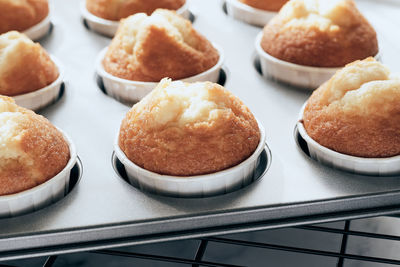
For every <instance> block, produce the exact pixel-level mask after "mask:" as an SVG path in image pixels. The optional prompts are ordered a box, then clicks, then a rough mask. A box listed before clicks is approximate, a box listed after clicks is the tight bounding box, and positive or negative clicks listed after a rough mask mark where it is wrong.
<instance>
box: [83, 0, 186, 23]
mask: <svg viewBox="0 0 400 267" xmlns="http://www.w3.org/2000/svg"><path fill="white" fill-rule="evenodd" d="M185 2H186V0H122V1H121V0H86V8H87V10H88V11H89V12H90V13H92V14H93V15H95V16H98V17H101V18H103V19H108V20H120V19H123V18H126V17H128V16H130V15H133V14H136V13H146V14H147V15H150V14H151V13H153V11H154V10H156V9H157V8H165V9H170V10H177V9H179V8H181V7H182V6H183V5H184V4H185Z"/></svg>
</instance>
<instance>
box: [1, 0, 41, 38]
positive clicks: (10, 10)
mask: <svg viewBox="0 0 400 267" xmlns="http://www.w3.org/2000/svg"><path fill="white" fill-rule="evenodd" d="M48 14H49V4H48V1H47V0H0V34H1V33H5V32H8V31H12V30H15V31H24V30H27V29H28V28H30V27H32V26H34V25H36V24H38V23H39V22H41V21H42V20H43V19H44V18H45V17H46V16H47V15H48Z"/></svg>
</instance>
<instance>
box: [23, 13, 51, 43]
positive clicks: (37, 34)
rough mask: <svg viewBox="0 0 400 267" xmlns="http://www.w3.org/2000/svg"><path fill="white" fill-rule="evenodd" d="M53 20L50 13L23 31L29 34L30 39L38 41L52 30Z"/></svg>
mask: <svg viewBox="0 0 400 267" xmlns="http://www.w3.org/2000/svg"><path fill="white" fill-rule="evenodd" d="M50 27H51V21H50V13H49V14H48V15H47V17H45V18H44V19H43V20H42V21H41V22H39V23H38V24H36V25H34V26H32V27H31V28H29V29H27V30H25V31H24V32H23V33H24V34H25V35H26V36H28V38H29V39H31V40H33V41H36V40H39V39H40V38H42V37H44V36H45V35H46V34H47V33H48V32H49V30H50Z"/></svg>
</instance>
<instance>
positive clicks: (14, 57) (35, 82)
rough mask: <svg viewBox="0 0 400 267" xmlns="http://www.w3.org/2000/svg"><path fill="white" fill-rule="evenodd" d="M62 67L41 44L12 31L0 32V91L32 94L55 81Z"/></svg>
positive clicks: (5, 93)
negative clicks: (59, 67) (59, 66)
mask: <svg viewBox="0 0 400 267" xmlns="http://www.w3.org/2000/svg"><path fill="white" fill-rule="evenodd" d="M58 75H59V72H58V68H57V66H56V65H55V64H54V62H53V61H52V60H51V58H50V56H49V55H48V54H47V52H46V51H45V50H44V49H43V48H42V47H41V46H40V44H39V43H34V42H32V41H31V40H30V39H29V38H28V37H26V36H25V35H24V34H21V33H19V32H16V31H11V32H7V33H4V34H2V35H0V94H2V95H7V96H15V95H20V94H25V93H29V92H32V91H35V90H38V89H41V88H43V87H46V86H47V85H49V84H51V83H52V82H54V81H55V80H56V79H57V77H58Z"/></svg>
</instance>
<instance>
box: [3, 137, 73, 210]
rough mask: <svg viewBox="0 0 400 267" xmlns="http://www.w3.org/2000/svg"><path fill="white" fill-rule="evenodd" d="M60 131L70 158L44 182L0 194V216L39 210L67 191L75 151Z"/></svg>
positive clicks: (60, 197)
mask: <svg viewBox="0 0 400 267" xmlns="http://www.w3.org/2000/svg"><path fill="white" fill-rule="evenodd" d="M58 130H59V129H58ZM59 131H61V130H59ZM61 133H62V134H63V136H64V138H65V140H66V141H67V142H68V145H69V151H70V160H69V161H68V163H67V165H66V166H65V167H64V169H63V170H62V171H61V172H60V173H58V174H57V175H56V176H54V177H53V178H51V179H50V180H48V181H46V182H45V183H42V184H40V185H38V186H36V187H33V188H31V189H29V190H25V191H22V192H20V193H16V194H12V195H5V196H0V218H4V217H13V216H17V215H22V214H25V213H29V212H33V211H36V210H39V209H41V208H43V207H46V206H49V205H50V204H52V203H54V202H56V201H58V200H60V199H62V198H63V197H64V196H65V195H66V194H67V193H68V190H69V180H70V174H71V169H72V168H73V167H74V165H75V164H76V161H77V153H76V149H75V146H74V144H73V143H72V141H71V139H70V138H69V137H68V136H67V135H66V134H65V133H64V132H62V131H61Z"/></svg>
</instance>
